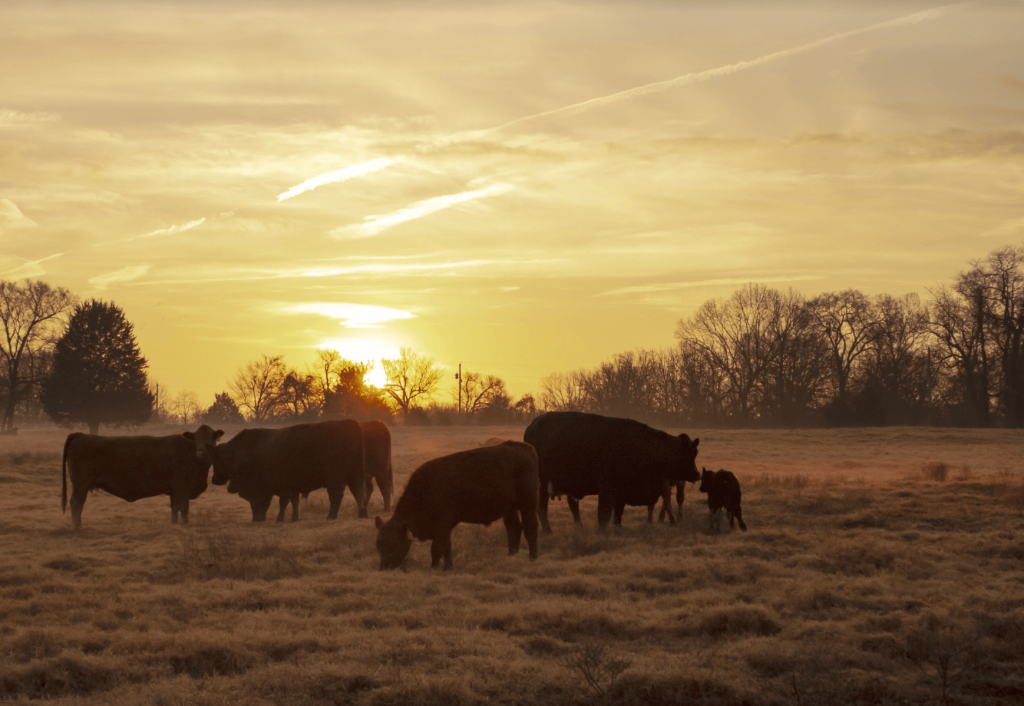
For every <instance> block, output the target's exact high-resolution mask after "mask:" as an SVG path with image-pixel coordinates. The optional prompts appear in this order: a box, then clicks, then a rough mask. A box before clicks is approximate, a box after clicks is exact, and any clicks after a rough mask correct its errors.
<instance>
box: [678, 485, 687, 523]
mask: <svg viewBox="0 0 1024 706" xmlns="http://www.w3.org/2000/svg"><path fill="white" fill-rule="evenodd" d="M685 497H686V481H682V480H680V481H676V517H678V518H679V519H680V520H681V519H683V499H684V498H685Z"/></svg>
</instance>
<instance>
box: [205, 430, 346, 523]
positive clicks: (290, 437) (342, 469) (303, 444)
mask: <svg viewBox="0 0 1024 706" xmlns="http://www.w3.org/2000/svg"><path fill="white" fill-rule="evenodd" d="M363 476H364V469H363V433H362V430H361V429H360V428H359V422H356V421H353V420H351V419H346V420H344V421H328V422H316V423H312V424H296V425H294V426H290V427H282V428H281V429H243V430H242V431H240V432H238V434H236V435H235V436H234V437H233V438H232V439H231V441H228V442H227V443H225V444H221V445H220V446H218V447H217V448H216V449H215V453H214V457H213V484H214V485H224V484H225V483H226V484H227V486H228V492H229V493H238V496H239V497H240V498H242V499H243V500H248V501H249V505H250V507H251V508H252V521H253V522H262V521H263V520H266V519H267V510H268V509H269V508H270V503H271V501H272V500H273V499H274V496H275V495H278V496H280V498H281V503H282V505H285V504H286V503H287V502H288V500H289V499H290V498H292V497H295V498H296V499H297V498H298V493H308V492H310V491H312V490H316V489H317V488H326V489H327V495H328V497H329V498H330V501H331V505H330V509H329V510H328V512H327V519H329V520H333V519H336V518H337V517H338V508H339V507H340V506H341V498H342V496H343V495H344V494H345V488H346V486H347V487H348V488H349V490H351V491H352V495H353V496H354V497H355V499H356V504H357V506H358V507H359V516H360V517H366V504H365V502H364V501H363V496H364V494H365V490H366V479H365V478H364V477H363ZM296 505H297V503H296ZM283 515H284V508H283V507H282V511H281V515H279V517H278V519H281V517H282V516H283ZM297 517H298V513H297V512H296V513H295V514H294V515H293V519H297Z"/></svg>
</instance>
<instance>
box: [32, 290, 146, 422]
mask: <svg viewBox="0 0 1024 706" xmlns="http://www.w3.org/2000/svg"><path fill="white" fill-rule="evenodd" d="M146 367H147V363H146V359H145V358H143V357H142V354H141V353H140V352H139V347H138V344H137V343H136V342H135V333H134V328H133V326H132V324H131V323H130V322H129V321H128V320H127V319H126V318H125V315H124V312H123V311H122V310H121V309H120V307H118V306H116V305H115V304H114V303H113V302H103V301H98V300H96V299H92V300H89V301H87V302H85V303H84V304H80V305H78V306H76V307H75V310H74V313H73V314H72V315H71V319H70V321H69V322H68V327H67V330H66V331H65V332H64V335H63V336H61V338H60V339H59V340H58V341H57V344H56V346H55V350H54V355H53V372H52V373H51V375H50V377H49V378H48V379H47V380H46V381H45V382H44V384H43V388H42V392H41V394H40V400H41V401H42V403H43V408H44V409H45V410H46V413H47V414H48V415H49V416H50V418H51V419H53V421H55V422H57V423H58V424H61V425H68V424H74V423H82V422H84V423H86V424H88V425H89V431H90V432H91V433H93V434H96V433H98V432H99V427H100V424H108V425H113V426H120V425H124V424H128V425H136V424H138V425H141V424H145V423H146V422H147V421H148V420H149V417H150V415H151V414H152V411H153V395H152V394H151V393H150V391H149V389H148V385H147V380H146Z"/></svg>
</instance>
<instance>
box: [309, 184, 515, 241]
mask: <svg viewBox="0 0 1024 706" xmlns="http://www.w3.org/2000/svg"><path fill="white" fill-rule="evenodd" d="M512 189H513V187H512V186H510V185H509V184H492V185H490V186H488V187H486V188H483V189H476V190H474V191H463V192H461V193H458V194H449V195H448V196H436V197H434V198H432V199H426V200H424V201H419V202H417V203H415V204H413V205H412V206H409V207H407V208H403V209H401V210H400V211H395V212H394V213H389V214H387V215H384V216H367V217H366V220H365V222H363V223H357V224H353V225H349V226H343V227H341V228H335V229H334V230H332V231H330V233H329V234H330V235H332V236H334V237H335V238H370V237H373V236H375V235H378V234H380V233H381V232H383V231H385V230H387V229H388V228H392V227H394V226H396V225H398V224H400V223H405V222H406V221H412V220H415V219H417V218H423V217H424V216H429V215H430V214H432V213H437V212H438V211H441V210H444V209H446V208H451V207H452V206H456V205H458V204H460V203H465V202H466V201H473V200H475V199H482V198H486V197H488V196H498V195H500V194H504V193H506V192H508V191H511V190H512Z"/></svg>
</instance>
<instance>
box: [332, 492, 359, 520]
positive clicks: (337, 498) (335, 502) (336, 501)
mask: <svg viewBox="0 0 1024 706" xmlns="http://www.w3.org/2000/svg"><path fill="white" fill-rule="evenodd" d="M344 496H345V486H341V487H340V488H328V489H327V498H328V499H329V500H330V501H331V506H330V508H329V509H328V510H327V519H328V520H336V519H338V508H340V507H341V499H342V498H343V497H344ZM358 498H359V496H358V495H356V499H357V500H358Z"/></svg>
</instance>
